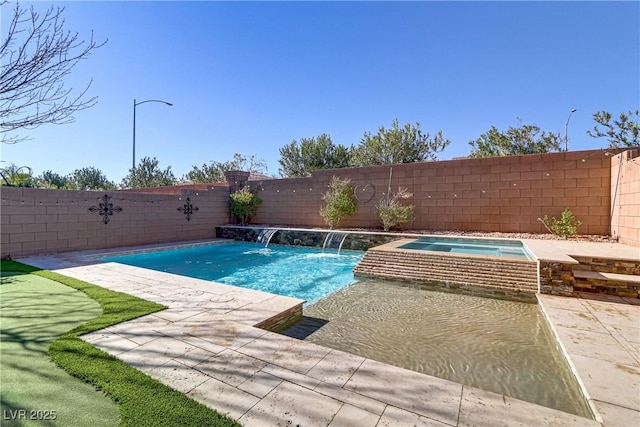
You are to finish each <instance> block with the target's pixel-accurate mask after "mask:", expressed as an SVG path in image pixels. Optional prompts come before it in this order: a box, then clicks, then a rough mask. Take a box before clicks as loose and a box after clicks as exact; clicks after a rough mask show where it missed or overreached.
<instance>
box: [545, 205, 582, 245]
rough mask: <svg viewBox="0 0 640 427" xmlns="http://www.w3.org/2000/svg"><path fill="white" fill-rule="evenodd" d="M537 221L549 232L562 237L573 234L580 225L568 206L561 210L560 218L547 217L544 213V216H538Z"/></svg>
mask: <svg viewBox="0 0 640 427" xmlns="http://www.w3.org/2000/svg"><path fill="white" fill-rule="evenodd" d="M538 221H540V222H541V223H542V225H544V227H545V228H546V229H547V230H549V232H550V233H553V234H555V235H556V236H562V238H563V239H566V238H567V237H571V236H575V235H576V234H577V233H578V227H579V226H581V225H582V223H581V222H580V221H578V220H577V219H576V217H575V216H574V215H573V212H571V210H570V209H569V208H565V210H564V211H562V216H561V217H560V219H556V218H555V217H551V219H549V218H548V217H547V216H546V215H545V216H544V218H538Z"/></svg>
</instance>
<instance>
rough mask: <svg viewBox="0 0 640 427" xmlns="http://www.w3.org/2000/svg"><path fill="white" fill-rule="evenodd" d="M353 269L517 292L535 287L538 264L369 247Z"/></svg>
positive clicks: (375, 274)
mask: <svg viewBox="0 0 640 427" xmlns="http://www.w3.org/2000/svg"><path fill="white" fill-rule="evenodd" d="M354 273H355V274H356V275H357V276H361V277H371V278H376V277H377V278H383V279H391V280H403V281H412V282H420V283H429V284H435V283H439V284H442V285H443V286H446V287H452V288H462V289H465V288H477V289H485V290H487V291H491V292H494V293H496V292H497V293H501V292H503V293H507V294H515V295H517V294H523V293H524V294H535V293H536V292H537V291H538V269H537V264H536V262H535V261H530V260H519V259H508V260H507V259H504V260H503V259H499V258H490V257H476V256H467V255H461V254H455V255H454V254H447V255H443V254H441V253H434V252H428V251H424V252H418V251H406V250H404V251H403V250H388V249H376V248H372V249H369V250H368V251H367V252H366V253H365V255H364V257H363V258H362V260H361V261H360V263H358V265H357V266H356V267H355V269H354Z"/></svg>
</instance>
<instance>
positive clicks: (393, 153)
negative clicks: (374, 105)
mask: <svg viewBox="0 0 640 427" xmlns="http://www.w3.org/2000/svg"><path fill="white" fill-rule="evenodd" d="M450 142H451V141H449V140H448V139H446V138H445V137H444V136H443V135H442V131H438V133H436V134H435V135H434V136H433V137H431V136H430V135H429V134H428V133H426V134H423V133H422V131H421V130H420V123H416V124H415V125H412V124H410V123H407V124H406V125H404V127H402V128H401V127H400V126H399V124H398V119H395V120H394V121H393V123H391V128H390V129H386V128H385V127H384V126H380V128H379V129H378V133H377V134H375V135H373V134H371V133H370V132H366V133H365V134H364V137H363V138H362V140H361V141H360V144H359V145H358V146H357V147H353V148H352V150H351V165H352V166H371V165H384V164H391V163H413V162H422V161H425V160H429V159H431V160H435V159H436V158H437V154H438V153H439V152H441V151H442V150H444V149H445V148H446V147H447V145H449V143H450Z"/></svg>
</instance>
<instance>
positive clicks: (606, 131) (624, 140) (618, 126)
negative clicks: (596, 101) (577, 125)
mask: <svg viewBox="0 0 640 427" xmlns="http://www.w3.org/2000/svg"><path fill="white" fill-rule="evenodd" d="M639 113H640V111H639V110H636V111H629V112H628V113H626V114H625V113H620V118H619V119H618V120H613V122H612V117H611V113H608V112H606V111H596V112H595V113H594V114H593V120H595V122H596V125H595V126H594V127H593V130H588V131H587V134H588V135H589V136H591V137H592V138H606V139H607V141H609V148H624V147H637V146H638V145H640V135H639V132H640V131H639V129H638V117H639ZM634 118H635V120H634ZM598 125H600V126H602V128H599V127H598Z"/></svg>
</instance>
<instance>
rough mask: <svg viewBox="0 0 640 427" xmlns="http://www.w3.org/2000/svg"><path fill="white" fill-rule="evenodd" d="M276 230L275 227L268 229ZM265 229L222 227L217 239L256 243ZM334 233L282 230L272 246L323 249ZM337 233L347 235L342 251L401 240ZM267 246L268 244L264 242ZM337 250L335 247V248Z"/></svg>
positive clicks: (391, 236)
mask: <svg viewBox="0 0 640 427" xmlns="http://www.w3.org/2000/svg"><path fill="white" fill-rule="evenodd" d="M267 228H271V229H273V228H275V227H267ZM264 229H265V227H243V226H220V227H216V237H218V238H222V239H233V240H239V241H242V242H256V241H257V240H258V237H259V236H260V232H261V231H262V230H264ZM331 232H332V231H326V230H302V229H288V228H280V229H278V231H277V232H276V233H275V234H274V235H273V237H272V238H271V240H270V242H269V243H270V244H276V245H288V246H312V247H322V246H323V244H324V241H325V238H326V237H327V234H329V233H331ZM334 232H335V233H347V236H346V238H345V239H344V243H343V245H342V249H347V250H355V251H366V250H367V249H370V248H373V247H375V246H379V245H382V244H384V243H389V242H392V241H394V240H397V239H400V238H401V237H402V235H401V234H374V233H359V232H357V231H354V232H350V231H349V232H347V231H334ZM264 243H265V244H266V242H264ZM333 248H334V249H335V247H333Z"/></svg>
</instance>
